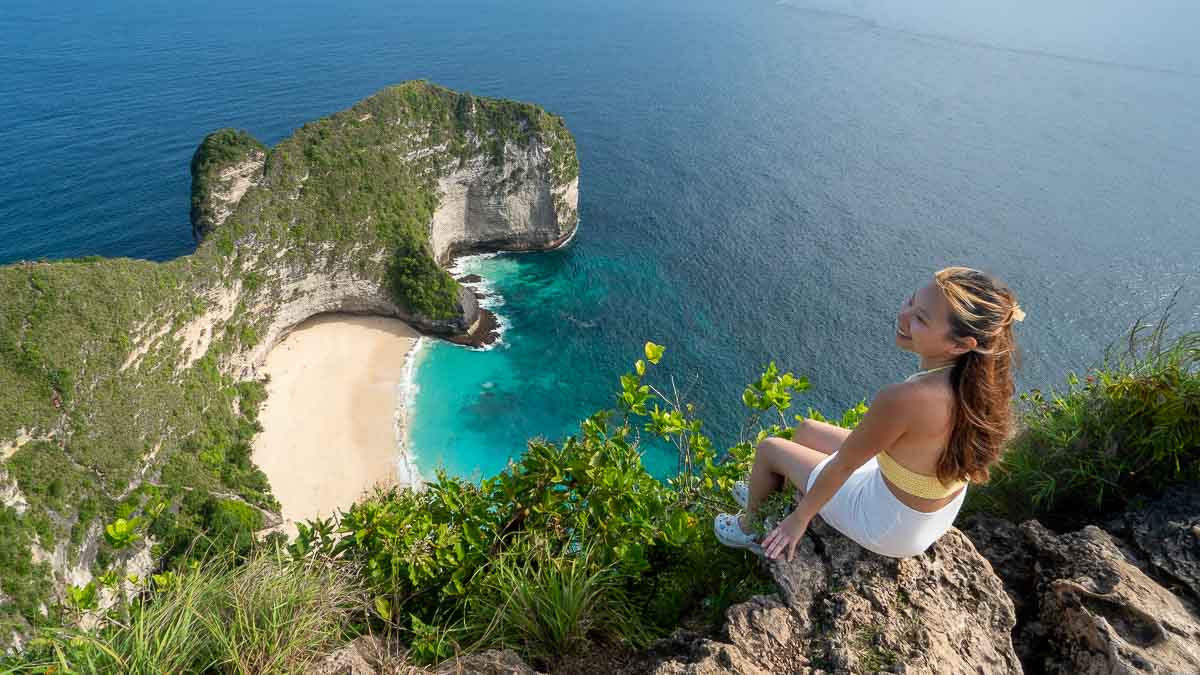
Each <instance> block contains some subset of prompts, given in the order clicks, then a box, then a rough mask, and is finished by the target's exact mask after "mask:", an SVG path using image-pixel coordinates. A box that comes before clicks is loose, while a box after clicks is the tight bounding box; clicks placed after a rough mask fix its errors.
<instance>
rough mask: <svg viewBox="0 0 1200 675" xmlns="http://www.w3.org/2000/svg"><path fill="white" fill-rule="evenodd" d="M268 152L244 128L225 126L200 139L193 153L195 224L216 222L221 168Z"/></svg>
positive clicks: (192, 213)
mask: <svg viewBox="0 0 1200 675" xmlns="http://www.w3.org/2000/svg"><path fill="white" fill-rule="evenodd" d="M266 153H267V147H266V146H265V145H263V144H262V143H260V142H259V141H258V139H256V138H254V137H253V136H251V135H250V134H248V133H247V132H245V131H243V130H240V129H221V130H219V131H215V132H213V133H211V134H209V135H208V136H206V137H205V138H204V140H203V141H201V142H200V145H199V146H197V147H196V152H195V153H193V154H192V164H191V170H192V210H191V220H192V224H193V227H196V226H197V225H199V224H201V223H207V222H212V220H213V219H214V218H215V217H216V213H215V211H214V209H213V201H212V195H213V193H214V192H215V191H216V190H217V185H216V183H217V181H218V180H219V179H220V173H221V171H222V170H224V169H227V168H229V167H230V166H233V165H236V164H238V163H239V162H243V161H245V160H246V159H247V158H249V157H251V156H253V155H256V154H262V155H266Z"/></svg>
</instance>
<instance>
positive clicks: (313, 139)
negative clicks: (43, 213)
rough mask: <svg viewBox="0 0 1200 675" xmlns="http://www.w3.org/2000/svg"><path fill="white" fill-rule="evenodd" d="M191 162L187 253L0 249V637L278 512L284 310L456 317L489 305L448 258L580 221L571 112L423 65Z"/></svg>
mask: <svg viewBox="0 0 1200 675" xmlns="http://www.w3.org/2000/svg"><path fill="white" fill-rule="evenodd" d="M191 171H192V180H193V190H192V195H191V221H192V223H191V224H192V229H193V232H194V233H195V235H196V236H197V238H198V243H197V247H196V250H195V252H194V253H192V254H190V255H187V256H183V257H181V258H177V259H175V260H171V261H167V262H151V261H145V260H134V259H126V258H115V259H107V258H97V257H91V258H83V259H75V260H64V261H55V262H47V261H22V262H17V263H14V264H10V265H6V266H3V267H0V568H2V569H4V570H5V573H4V575H3V576H2V577H0V646H4V645H13V644H19V642H20V640H21V635H22V634H23V633H24V631H25V629H26V628H28V626H29V625H31V624H37V623H40V622H43V621H50V620H51V618H52V617H50V614H51V613H52V612H53V609H52V608H53V607H54V606H55V604H56V603H55V600H57V599H61V598H62V597H63V593H64V589H65V588H67V587H68V586H70V585H75V586H80V585H83V584H86V583H87V582H88V581H89V580H90V579H92V578H93V577H95V576H96V575H99V574H101V573H103V572H105V571H106V570H110V569H119V570H125V571H129V572H136V573H138V574H144V573H146V572H148V571H151V570H153V569H154V567H155V565H156V564H157V563H158V562H159V561H163V560H169V559H171V558H173V557H178V556H181V555H183V554H184V553H185V551H188V550H189V549H195V547H197V546H199V547H204V546H211V547H214V548H217V549H219V550H226V549H232V550H237V549H238V548H239V547H240V546H245V545H247V542H246V539H247V536H248V533H253V532H254V531H258V530H261V529H263V528H264V527H267V526H268V525H270V524H271V521H272V520H273V519H275V518H277V516H278V513H279V504H278V503H277V502H276V499H275V497H274V496H272V490H271V487H270V485H269V484H268V482H267V480H266V478H265V476H264V474H263V473H262V472H261V471H260V470H259V468H258V467H257V466H255V465H254V463H253V461H252V459H251V447H252V439H253V438H254V436H255V434H256V433H258V431H259V429H260V424H259V420H258V411H259V408H260V406H261V404H262V402H263V400H264V398H265V397H266V392H267V388H266V387H265V386H264V382H263V378H262V376H261V369H262V367H263V365H264V363H265V361H266V356H267V354H268V353H269V352H270V351H271V350H272V348H273V347H274V346H275V345H277V344H279V343H280V341H281V340H283V339H284V338H285V337H286V336H287V335H288V334H289V333H290V332H291V331H293V329H295V328H296V327H297V326H299V325H300V324H302V323H303V322H305V321H306V320H307V319H309V318H311V317H313V316H315V315H319V314H326V313H334V312H342V313H346V312H348V313H356V314H369V315H377V316H383V317H393V318H396V319H401V320H403V321H405V322H407V323H408V324H410V325H411V326H412V327H414V328H415V329H416V330H418V331H419V332H421V333H424V334H426V335H432V336H439V337H447V338H460V339H461V338H463V337H464V336H469V335H470V334H471V333H472V332H473V331H477V330H479V328H480V326H482V325H484V324H486V323H487V322H486V321H483V320H481V310H480V308H479V307H478V304H477V302H476V299H475V296H474V294H473V293H472V292H471V290H470V289H469V288H467V287H465V286H460V285H459V284H458V282H456V281H455V280H454V279H453V278H452V277H451V276H450V275H449V274H448V273H447V272H446V269H445V266H446V264H447V263H448V262H449V261H450V260H451V259H452V258H453V257H454V256H455V255H458V254H462V253H468V252H474V251H482V250H539V249H549V248H553V247H556V246H558V245H561V244H562V243H563V242H564V241H566V240H568V239H569V238H570V237H571V236H572V235H573V233H574V230H575V228H576V224H577V220H578V218H577V208H578V180H579V178H578V161H577V159H576V154H575V143H574V139H573V138H572V137H571V134H570V133H569V132H568V131H567V128H566V126H565V123H564V121H563V120H562V118H560V117H558V116H555V115H553V114H550V113H548V112H546V111H544V110H542V109H540V108H538V107H536V106H534V105H530V104H525V103H518V102H513V101H507V100H497V99H489V98H483V97H477V96H473V95H471V94H466V93H459V92H454V91H451V90H448V89H445V88H442V87H438V86H436V85H433V84H430V83H426V82H408V83H404V84H401V85H398V86H394V87H390V88H388V89H385V90H383V91H381V92H379V93H377V94H375V95H373V96H371V97H369V98H367V99H364V100H362V101H360V102H359V103H356V104H355V105H353V106H352V107H350V108H349V109H347V110H343V111H341V112H338V113H335V114H333V115H330V116H329V117H326V118H323V119H320V120H317V121H315V122H311V123H308V124H305V125H304V126H303V127H301V128H299V129H297V130H296V131H295V132H294V133H293V134H292V135H291V136H290V137H288V138H286V139H285V140H283V141H282V142H280V143H279V144H278V145H276V146H274V147H271V148H268V147H266V146H265V145H264V144H263V143H261V142H259V141H258V140H256V139H254V138H253V137H252V136H251V135H249V134H248V133H246V132H244V131H237V130H232V129H224V130H220V131H217V132H215V133H213V134H211V135H209V136H208V137H207V138H205V139H204V140H203V142H202V143H201V144H200V146H199V147H198V148H197V150H196V153H195V156H194V158H193V160H192V163H191ZM119 522H123V523H125V525H118V526H116V527H113V526H114V524H117V523H119ZM125 527H136V528H138V529H139V530H140V531H144V532H145V534H146V536H145V537H144V538H143V539H140V540H139V541H140V542H141V543H140V544H139V545H138V546H132V547H123V546H121V543H122V542H121V532H122V531H123V528H125Z"/></svg>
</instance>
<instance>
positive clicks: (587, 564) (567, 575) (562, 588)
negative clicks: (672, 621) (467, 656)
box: [465, 536, 651, 663]
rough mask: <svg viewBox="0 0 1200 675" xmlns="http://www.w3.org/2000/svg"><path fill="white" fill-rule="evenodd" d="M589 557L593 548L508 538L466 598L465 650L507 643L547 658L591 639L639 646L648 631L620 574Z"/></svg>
mask: <svg viewBox="0 0 1200 675" xmlns="http://www.w3.org/2000/svg"><path fill="white" fill-rule="evenodd" d="M596 554H597V549H596V547H595V546H585V547H583V548H581V549H579V550H562V551H558V550H554V547H553V546H552V545H551V544H549V543H548V542H546V541H545V540H542V539H540V538H538V537H536V536H532V537H525V538H522V540H521V541H519V542H518V543H514V544H513V545H512V546H511V547H510V548H509V549H508V550H506V551H505V552H504V553H503V554H502V556H501V557H499V558H497V559H496V560H495V561H494V562H493V564H492V565H490V566H489V567H488V568H487V569H486V577H485V578H484V579H483V580H482V583H481V584H480V586H479V589H480V590H479V592H478V593H476V594H475V595H474V596H473V597H471V598H469V600H468V608H467V611H466V612H465V616H466V619H465V633H466V634H467V635H470V636H472V638H473V644H472V645H471V646H470V647H469V650H470V651H474V650H476V649H486V648H490V647H500V648H511V649H515V650H517V651H518V652H520V653H521V654H523V655H525V656H528V657H530V658H532V659H534V660H537V661H540V662H542V663H554V662H556V661H558V660H559V659H560V658H562V657H567V656H572V655H577V654H579V653H581V652H583V651H584V650H586V649H588V648H589V646H590V645H592V644H593V642H597V641H598V642H627V643H630V644H633V645H635V646H642V645H645V644H647V643H648V642H649V641H650V638H651V635H650V632H649V631H648V630H647V629H646V628H645V627H644V626H643V623H642V621H641V618H640V616H639V614H638V611H637V608H636V607H635V606H634V604H633V601H632V599H631V598H630V597H629V595H628V594H627V592H626V590H625V587H626V582H627V581H628V579H627V578H626V577H623V576H622V575H621V574H620V573H619V572H618V568H617V567H616V566H615V565H614V564H608V565H602V564H599V563H598V562H597V560H598V558H599V556H598V555H596Z"/></svg>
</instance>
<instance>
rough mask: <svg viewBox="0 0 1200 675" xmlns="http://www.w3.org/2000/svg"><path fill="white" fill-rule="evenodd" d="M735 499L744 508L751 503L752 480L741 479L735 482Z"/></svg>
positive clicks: (732, 491)
mask: <svg viewBox="0 0 1200 675" xmlns="http://www.w3.org/2000/svg"><path fill="white" fill-rule="evenodd" d="M730 492H731V493H733V501H735V502H737V503H738V505H739V506H741V507H742V508H743V509H745V508H746V505H747V504H749V503H750V481H745V480H739V481H738V482H736V483H734V484H733V489H732V490H730Z"/></svg>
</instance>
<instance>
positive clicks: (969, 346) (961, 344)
mask: <svg viewBox="0 0 1200 675" xmlns="http://www.w3.org/2000/svg"><path fill="white" fill-rule="evenodd" d="M955 343H956V346H954V347H953V348H951V350H950V351H952V352H954V355H955V356H959V355H961V354H966V353H967V352H969V351H972V350H974V349H975V348H976V347H978V346H979V342H978V341H976V340H975V338H973V337H965V338H957V339H956V340H955Z"/></svg>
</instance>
